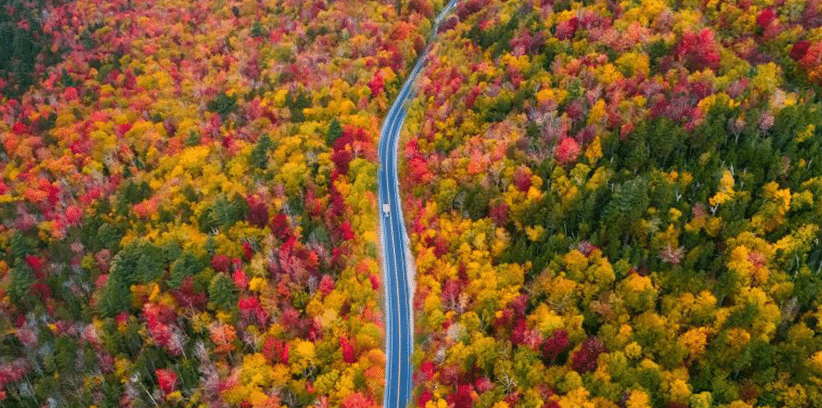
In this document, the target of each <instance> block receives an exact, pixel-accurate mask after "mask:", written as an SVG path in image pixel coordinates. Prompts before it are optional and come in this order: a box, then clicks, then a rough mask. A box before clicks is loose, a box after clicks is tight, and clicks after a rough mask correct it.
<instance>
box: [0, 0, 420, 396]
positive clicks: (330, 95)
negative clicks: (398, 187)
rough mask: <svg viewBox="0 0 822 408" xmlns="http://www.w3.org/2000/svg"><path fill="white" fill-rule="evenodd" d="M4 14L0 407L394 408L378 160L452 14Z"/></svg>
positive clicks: (283, 7) (249, 7)
mask: <svg viewBox="0 0 822 408" xmlns="http://www.w3.org/2000/svg"><path fill="white" fill-rule="evenodd" d="M3 4H4V8H3V14H2V18H1V19H0V20H1V21H0V23H2V26H1V27H0V28H2V30H3V31H2V35H3V39H4V40H6V41H8V42H9V43H13V44H14V46H15V47H16V48H15V49H14V52H13V53H12V54H9V55H7V54H3V55H2V56H3V63H4V65H3V67H2V74H3V75H2V79H1V80H0V86H2V87H3V97H2V100H0V117H2V120H0V139H1V140H0V141H2V145H1V146H2V147H0V165H1V166H2V167H0V172H2V173H1V174H2V175H1V176H0V177H2V179H1V180H2V182H0V216H1V217H0V218H2V226H0V248H2V254H0V406H3V407H42V406H46V407H58V406H59V407H90V406H94V407H129V406H130V407H148V406H158V405H159V406H179V407H183V406H185V407H194V406H211V407H229V406H230V407H279V406H288V407H306V406H313V407H348V408H352V407H372V406H378V405H379V402H378V401H381V400H382V393H383V389H382V388H383V378H384V365H385V362H384V359H385V356H384V352H383V347H384V338H385V334H384V332H383V331H384V329H383V323H382V314H381V313H382V312H381V309H382V301H381V300H380V296H381V295H380V293H381V287H380V285H381V281H382V278H381V275H380V273H379V261H378V249H377V247H376V245H377V240H376V236H377V230H376V228H377V213H376V211H377V208H376V199H375V194H376V168H377V162H376V158H377V153H376V148H375V147H376V142H377V138H378V135H379V133H378V131H379V125H380V122H381V120H382V117H383V116H384V114H385V112H386V106H387V104H388V103H390V102H391V101H392V99H393V94H394V93H396V91H397V87H398V84H399V83H400V80H401V78H402V77H404V75H405V73H406V71H407V68H408V66H410V65H411V64H413V63H414V61H415V59H416V56H417V55H416V54H417V53H418V52H419V51H421V50H422V48H423V47H424V45H425V38H424V37H423V36H424V35H427V33H428V27H430V22H429V21H428V19H429V18H431V17H432V16H433V12H434V5H432V4H431V3H430V2H426V1H412V2H411V3H410V4H402V5H401V7H399V8H398V7H397V4H396V3H395V2H393V1H382V2H381V1H357V2H341V1H338V2H334V1H325V0H316V1H310V2H305V1H253V0H249V1H194V2H191V1H182V0H158V1H127V0H122V1H119V0H118V1H94V0H78V1H58V2H43V1H40V2H36V1H35V2H32V1H8V2H4V3H3ZM6 51H7V49H6V48H3V52H4V53H5V52H6Z"/></svg>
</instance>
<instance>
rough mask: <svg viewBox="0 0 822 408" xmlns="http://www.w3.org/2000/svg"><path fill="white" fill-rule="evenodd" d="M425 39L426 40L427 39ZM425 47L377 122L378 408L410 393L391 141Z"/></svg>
mask: <svg viewBox="0 0 822 408" xmlns="http://www.w3.org/2000/svg"><path fill="white" fill-rule="evenodd" d="M456 4H457V0H451V1H450V2H449V3H448V5H447V6H446V7H445V9H443V11H442V13H440V15H439V16H438V17H437V18H436V20H435V22H434V26H433V28H432V34H431V40H433V38H434V36H435V35H436V31H437V27H438V26H439V23H440V22H441V21H442V20H443V19H444V17H445V16H446V15H447V14H448V13H450V12H451V10H453V9H454V7H455V6H456ZM429 44H430V41H429ZM427 54H428V49H426V51H425V52H423V53H422V54H421V55H420V57H419V59H418V60H417V63H416V65H415V66H414V69H413V70H412V71H411V73H410V74H409V75H408V78H406V80H405V83H404V84H403V86H402V88H401V89H400V93H399V94H398V95H397V99H396V100H394V103H393V105H391V109H390V110H389V111H388V115H387V116H386V118H385V122H383V125H382V130H381V132H380V144H379V157H380V167H379V187H378V194H379V199H380V203H379V210H380V239H381V247H382V272H383V282H384V283H385V284H384V285H383V288H384V290H385V293H384V299H385V309H384V310H385V316H386V345H385V350H386V360H385V398H384V401H383V407H385V408H395V407H396V408H404V407H405V406H406V404H407V403H408V400H409V399H410V397H411V385H412V373H411V352H412V351H413V334H414V324H413V313H412V310H411V298H412V296H413V294H412V293H411V286H410V285H409V282H408V279H409V276H408V274H409V265H410V263H409V261H410V257H411V253H410V251H408V248H407V245H406V244H407V242H408V235H407V233H406V231H405V224H404V223H403V217H402V206H401V205H400V192H399V185H398V182H397V142H398V140H399V135H400V129H402V123H403V121H404V120H405V115H406V114H407V113H408V109H407V108H406V103H405V102H406V101H407V100H408V99H410V98H411V97H413V95H414V93H413V91H412V87H413V86H414V82H415V79H416V78H417V75H418V74H419V73H420V71H421V70H422V67H423V65H424V63H425V57H426V55H427Z"/></svg>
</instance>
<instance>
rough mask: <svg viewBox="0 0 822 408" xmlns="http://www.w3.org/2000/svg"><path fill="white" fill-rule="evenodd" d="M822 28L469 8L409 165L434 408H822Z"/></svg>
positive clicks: (605, 11)
mask: <svg viewBox="0 0 822 408" xmlns="http://www.w3.org/2000/svg"><path fill="white" fill-rule="evenodd" d="M821 26H822V3H820V2H819V1H799V0H784V1H770V0H743V1H730V0H704V1H703V0H698V1H696V0H678V1H667V2H666V1H661V0H637V1H622V2H618V1H616V2H615V1H598V0H587V1H565V0H556V1H551V0H541V1H540V0H536V1H535V0H520V1H507V2H505V1H497V0H470V1H466V2H461V3H460V5H459V7H458V8H457V10H456V13H455V15H454V16H452V17H450V19H449V20H447V21H446V22H445V23H444V24H443V26H442V27H441V29H440V34H439V38H438V41H437V45H436V46H435V48H434V51H433V56H432V58H431V62H430V64H429V65H428V66H427V67H426V69H425V71H424V72H423V74H422V77H423V78H422V79H421V83H420V91H419V98H417V99H416V100H415V101H414V103H413V105H412V107H411V112H410V113H409V119H408V120H407V122H406V128H405V130H404V136H403V142H402V143H401V145H402V146H401V149H402V155H403V156H404V158H405V159H404V166H405V167H404V170H403V174H404V176H403V180H402V185H403V190H404V191H405V192H406V194H405V197H404V198H405V202H404V206H405V210H406V211H407V215H406V220H407V223H408V230H409V232H410V234H411V242H412V246H413V250H412V252H413V253H414V255H415V257H416V265H417V293H416V297H415V308H416V329H415V333H416V335H417V347H416V349H415V356H414V361H415V367H416V369H417V375H416V384H417V387H418V396H417V401H416V405H417V406H420V407H429V408H433V407H437V408H439V407H443V408H444V407H454V408H463V407H494V408H505V407H535V408H539V407H545V408H557V407H561V408H570V407H622V408H641V407H654V408H682V407H691V408H708V407H727V408H745V407H753V406H758V407H818V406H822V320H820V319H822V303H820V288H821V287H822V274H820V272H821V271H822V245H820V242H819V238H820V226H822V158H821V157H819V155H820V151H822V99H820V85H822V28H820V27H821Z"/></svg>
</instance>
